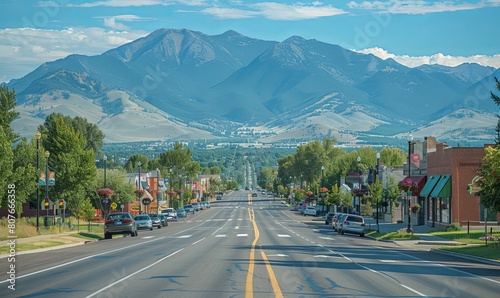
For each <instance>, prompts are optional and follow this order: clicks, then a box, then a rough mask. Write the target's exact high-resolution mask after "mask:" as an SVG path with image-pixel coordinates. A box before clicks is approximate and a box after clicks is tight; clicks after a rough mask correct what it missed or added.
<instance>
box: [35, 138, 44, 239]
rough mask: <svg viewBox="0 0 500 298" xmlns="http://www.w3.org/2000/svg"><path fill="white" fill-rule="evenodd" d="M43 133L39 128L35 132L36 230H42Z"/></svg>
mask: <svg viewBox="0 0 500 298" xmlns="http://www.w3.org/2000/svg"><path fill="white" fill-rule="evenodd" d="M41 138H42V134H41V133H40V132H39V131H38V130H37V131H36V132H35V139H36V175H37V176H36V180H37V181H36V232H37V233H39V232H40V187H39V186H40V181H39V180H40V178H39V177H40V176H39V175H40V173H39V171H40V139H41Z"/></svg>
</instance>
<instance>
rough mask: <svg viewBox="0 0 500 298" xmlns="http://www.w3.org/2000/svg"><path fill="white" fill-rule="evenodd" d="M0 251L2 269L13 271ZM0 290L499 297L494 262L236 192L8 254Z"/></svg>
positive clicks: (187, 297)
mask: <svg viewBox="0 0 500 298" xmlns="http://www.w3.org/2000/svg"><path fill="white" fill-rule="evenodd" d="M10 264H12V263H9V262H8V258H4V259H0V268H1V269H0V270H1V272H8V271H9V270H10V268H9V265H10ZM15 265H16V268H15V276H16V280H15V291H14V290H11V289H9V287H8V286H9V285H11V282H10V281H9V280H8V279H6V278H7V277H8V275H7V274H5V273H3V276H2V280H1V281H0V297H182V298H196V297H204V298H206V297H209V298H211V297H213V298H220V297H247V298H251V297H364V296H367V297H368V296H369V297H416V296H424V297H426V296H429V297H497V295H498V293H499V292H500V270H499V267H498V266H495V265H489V264H478V263H475V262H473V261H469V260H465V259H460V258H455V257H453V256H448V255H441V254H437V253H435V252H432V251H422V250H416V249H412V248H411V247H400V246H397V245H395V244H394V243H385V242H376V241H374V240H372V239H368V238H361V237H359V236H355V235H339V234H337V233H335V232H333V231H332V230H331V229H330V228H329V227H327V226H325V225H323V224H322V223H321V222H313V221H311V218H310V217H308V218H304V217H302V216H300V215H298V214H296V213H294V212H292V211H289V208H288V207H287V206H285V205H282V204H281V203H280V202H278V201H276V202H275V201H273V200H272V198H271V197H263V196H261V195H259V197H257V198H252V197H251V196H249V192H248V191H247V192H245V191H238V192H233V193H232V194H230V195H226V196H225V197H224V199H223V200H222V201H215V202H213V203H212V208H210V209H208V210H203V211H199V212H197V213H196V214H195V215H188V217H187V218H181V219H179V221H178V222H171V223H170V224H169V226H168V227H164V228H162V229H154V230H153V231H140V232H139V237H124V238H114V239H112V240H103V241H98V242H94V243H89V244H85V245H81V246H77V247H71V248H65V249H59V250H52V251H46V252H40V253H34V254H22V255H18V256H16V258H15Z"/></svg>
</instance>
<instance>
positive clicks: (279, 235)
mask: <svg viewBox="0 0 500 298" xmlns="http://www.w3.org/2000/svg"><path fill="white" fill-rule="evenodd" d="M278 237H281V238H286V237H290V235H288V234H278Z"/></svg>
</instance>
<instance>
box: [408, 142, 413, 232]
mask: <svg viewBox="0 0 500 298" xmlns="http://www.w3.org/2000/svg"><path fill="white" fill-rule="evenodd" d="M412 142H413V136H412V135H411V133H410V134H409V135H408V178H409V177H411V143H412ZM410 193H411V190H410V191H408V192H407V193H406V196H407V197H408V206H407V207H408V208H407V212H408V227H407V228H406V232H407V233H411V232H412V229H411V212H410V199H411V196H410Z"/></svg>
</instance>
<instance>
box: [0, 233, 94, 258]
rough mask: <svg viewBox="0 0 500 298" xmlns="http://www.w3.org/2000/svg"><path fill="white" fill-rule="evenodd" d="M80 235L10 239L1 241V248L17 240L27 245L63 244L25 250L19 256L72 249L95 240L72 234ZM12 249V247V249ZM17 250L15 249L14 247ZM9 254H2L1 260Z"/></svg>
mask: <svg viewBox="0 0 500 298" xmlns="http://www.w3.org/2000/svg"><path fill="white" fill-rule="evenodd" d="M76 233H78V232H77V231H75V232H64V233H60V234H49V235H39V236H33V237H26V238H17V239H10V240H3V241H0V247H4V246H11V241H12V240H15V244H16V245H18V244H27V243H33V244H35V243H40V244H42V243H44V242H45V243H50V242H59V243H62V244H58V245H55V246H50V247H46V248H38V249H32V250H24V251H16V254H17V255H21V254H27V253H36V252H41V251H48V250H54V249H61V248H66V247H71V246H76V245H82V244H85V243H88V242H92V241H95V240H88V239H84V238H79V237H74V236H72V234H76ZM11 249H12V247H11ZM14 250H15V247H14ZM8 255H9V254H8V253H0V258H5V257H7V256H8Z"/></svg>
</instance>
